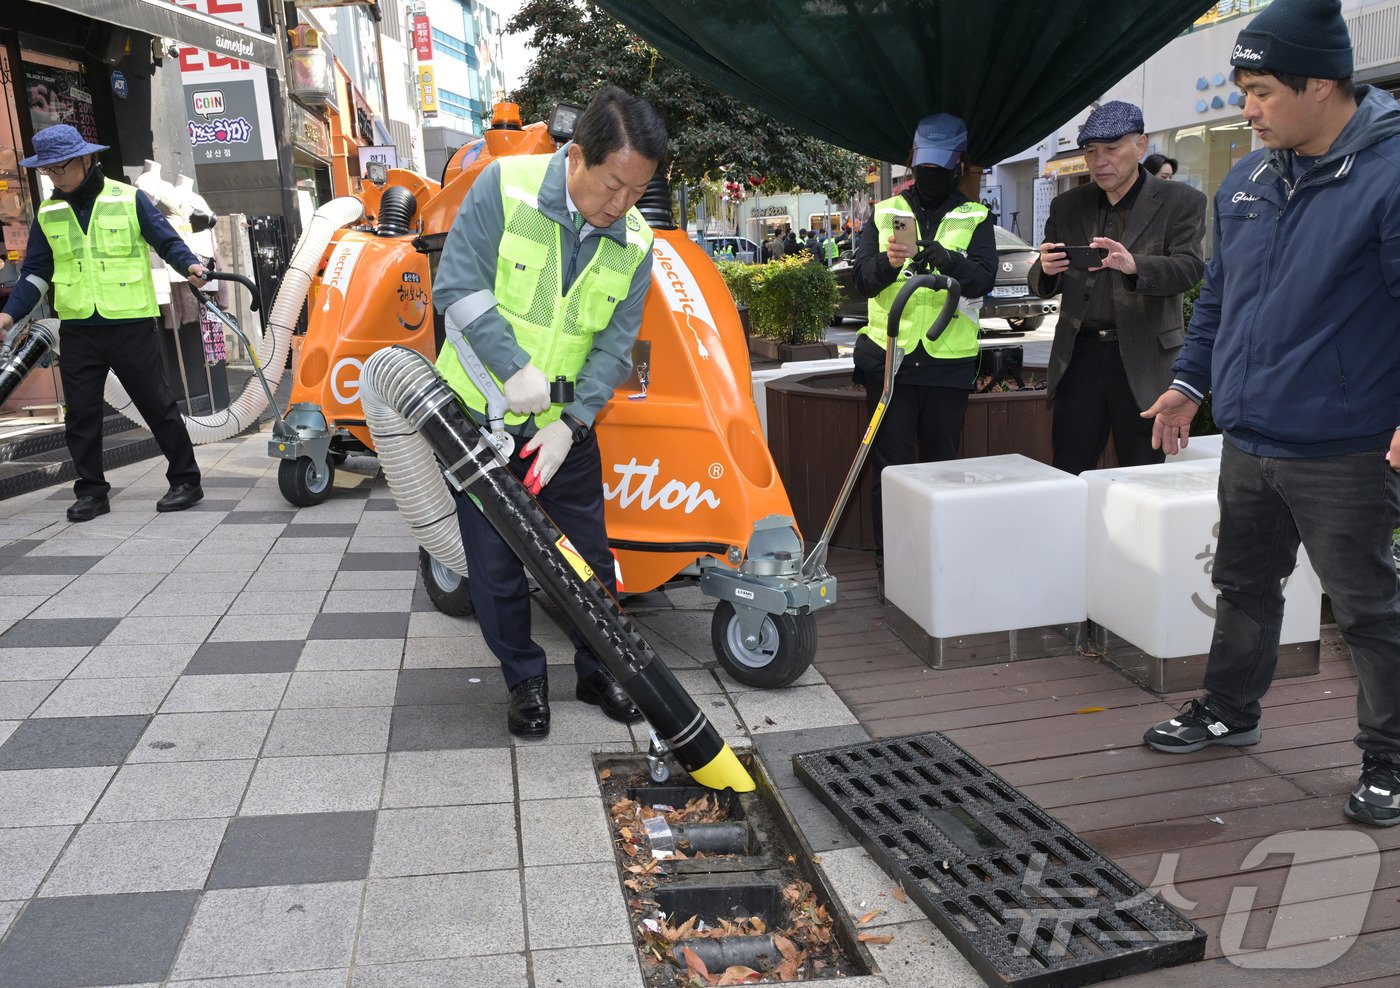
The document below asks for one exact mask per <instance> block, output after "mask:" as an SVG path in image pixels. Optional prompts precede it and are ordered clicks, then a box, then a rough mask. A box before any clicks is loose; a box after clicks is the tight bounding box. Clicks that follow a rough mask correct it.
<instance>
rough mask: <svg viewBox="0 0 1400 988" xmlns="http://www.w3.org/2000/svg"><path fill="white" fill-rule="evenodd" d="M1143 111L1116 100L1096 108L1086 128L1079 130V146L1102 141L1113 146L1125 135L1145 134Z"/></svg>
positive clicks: (1090, 115) (1085, 122)
mask: <svg viewBox="0 0 1400 988" xmlns="http://www.w3.org/2000/svg"><path fill="white" fill-rule="evenodd" d="M1145 133H1147V130H1146V128H1145V127H1144V126H1143V123H1142V111H1141V110H1139V109H1138V108H1137V107H1135V106H1133V104H1131V103H1124V102H1123V101H1122V100H1114V101H1112V102H1111V103H1105V104H1103V105H1102V106H1098V107H1095V108H1094V112H1093V113H1091V114H1089V119H1088V120H1085V121H1084V126H1082V127H1080V128H1079V146H1080V147H1083V146H1084V145H1086V144H1092V143H1094V142H1095V141H1101V142H1102V143H1104V144H1112V143H1113V142H1114V141H1116V140H1118V138H1120V137H1122V136H1123V135H1124V134H1145Z"/></svg>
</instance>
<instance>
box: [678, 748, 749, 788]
mask: <svg viewBox="0 0 1400 988" xmlns="http://www.w3.org/2000/svg"><path fill="white" fill-rule="evenodd" d="M690 777H691V778H692V779H694V780H695V781H696V782H698V783H700V784H701V785H702V786H704V787H705V788H706V789H714V790H715V791H717V792H722V791H723V790H725V789H733V790H734V791H735V792H753V791H754V789H755V788H756V787H755V786H754V781H753V776H751V775H749V772H748V769H746V768H744V766H743V764H742V763H741V762H740V761H739V759H738V757H737V756H736V755H735V754H734V750H733V749H732V748H730V747H729V745H727V744H726V745H725V746H724V748H722V749H721V750H720V753H719V754H718V755H715V757H714V758H711V759H710V761H709V763H708V764H706V765H703V766H701V767H700V768H693V769H691V770H690Z"/></svg>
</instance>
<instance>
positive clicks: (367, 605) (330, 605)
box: [321, 587, 413, 614]
mask: <svg viewBox="0 0 1400 988" xmlns="http://www.w3.org/2000/svg"><path fill="white" fill-rule="evenodd" d="M412 603H413V588H412V587H408V588H405V589H402V590H332V591H331V592H330V593H329V594H327V595H326V600H325V603H324V604H322V605H321V612H322V613H323V614H359V613H362V612H364V611H369V610H378V611H383V610H384V609H385V608H392V609H393V610H396V611H407V610H408V609H409V606H410V605H411V604H412Z"/></svg>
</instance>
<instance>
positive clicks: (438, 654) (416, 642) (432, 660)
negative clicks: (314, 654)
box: [0, 591, 505, 692]
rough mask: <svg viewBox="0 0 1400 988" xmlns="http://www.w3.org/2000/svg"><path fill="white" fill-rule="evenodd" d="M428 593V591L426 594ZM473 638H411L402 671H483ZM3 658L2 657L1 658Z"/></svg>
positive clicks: (486, 660) (489, 658)
mask: <svg viewBox="0 0 1400 988" xmlns="http://www.w3.org/2000/svg"><path fill="white" fill-rule="evenodd" d="M424 592H425V593H426V591H424ZM429 606H431V605H429ZM467 630H469V631H471V632H472V634H468V635H457V636H456V637H453V638H410V639H408V640H407V641H406V642H404V643H403V667H404V668H405V669H446V668H454V667H468V668H480V667H482V666H486V665H490V664H491V663H493V662H495V661H496V657H495V656H494V655H492V654H491V650H490V649H488V648H487V647H486V641H485V640H484V639H483V638H482V637H481V634H480V633H479V632H477V631H476V629H475V628H468V629H467ZM0 658H3V656H0ZM500 677H501V674H500V666H499V665H497V666H496V681H497V684H498V685H499V687H500V689H501V691H502V692H504V691H505V683H504V682H503V681H502V680H501V678H500Z"/></svg>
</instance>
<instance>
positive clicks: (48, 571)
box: [0, 556, 102, 579]
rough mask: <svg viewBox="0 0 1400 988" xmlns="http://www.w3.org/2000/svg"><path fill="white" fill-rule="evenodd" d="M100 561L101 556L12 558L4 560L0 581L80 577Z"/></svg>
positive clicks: (0, 571)
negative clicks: (43, 577) (35, 577)
mask: <svg viewBox="0 0 1400 988" xmlns="http://www.w3.org/2000/svg"><path fill="white" fill-rule="evenodd" d="M101 559H102V557H101V556H13V557H7V558H6V559H5V565H4V567H3V568H0V579H5V578H8V577H11V576H53V575H55V574H60V573H61V574H68V575H71V576H81V575H82V574H83V573H86V572H87V571H88V570H90V569H92V567H93V565H94V564H96V563H97V562H99V561H100V560H101Z"/></svg>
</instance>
